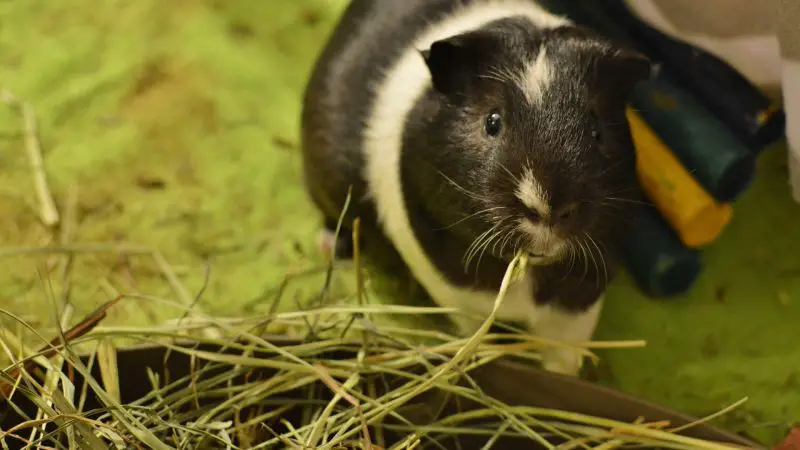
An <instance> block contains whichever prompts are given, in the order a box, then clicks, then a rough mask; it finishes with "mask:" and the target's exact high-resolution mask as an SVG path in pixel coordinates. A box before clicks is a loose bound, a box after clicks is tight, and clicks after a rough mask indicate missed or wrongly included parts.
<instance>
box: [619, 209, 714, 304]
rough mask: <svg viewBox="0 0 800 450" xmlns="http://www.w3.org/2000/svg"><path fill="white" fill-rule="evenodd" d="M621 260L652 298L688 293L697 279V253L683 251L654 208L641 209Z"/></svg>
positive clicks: (685, 249) (698, 254)
mask: <svg viewBox="0 0 800 450" xmlns="http://www.w3.org/2000/svg"><path fill="white" fill-rule="evenodd" d="M623 257H624V258H625V262H626V265H627V267H628V271H629V272H630V274H631V276H632V277H633V279H634V280H635V281H636V284H638V285H639V288H640V289H641V290H642V291H643V292H644V293H646V294H647V295H649V296H652V297H672V296H675V295H679V294H683V293H684V292H686V291H688V290H689V289H690V288H691V287H692V285H693V284H694V282H695V281H696V280H697V278H698V277H699V276H700V271H701V269H702V263H701V258H700V252H699V251H697V250H694V249H690V248H687V247H685V246H684V245H683V243H681V241H680V239H679V238H678V236H677V235H676V234H675V232H674V231H672V229H671V228H670V227H669V224H667V222H665V221H664V219H663V218H662V217H661V215H660V214H659V213H658V210H657V209H655V207H652V206H651V207H642V208H640V209H639V211H638V214H637V215H636V216H635V217H634V220H633V227H632V230H631V233H630V235H629V236H628V239H627V240H626V241H625V243H624V247H623Z"/></svg>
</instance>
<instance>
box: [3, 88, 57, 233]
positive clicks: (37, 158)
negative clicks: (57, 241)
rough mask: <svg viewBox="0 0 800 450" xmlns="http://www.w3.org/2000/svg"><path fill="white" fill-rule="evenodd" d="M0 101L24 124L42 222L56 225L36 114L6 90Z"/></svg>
mask: <svg viewBox="0 0 800 450" xmlns="http://www.w3.org/2000/svg"><path fill="white" fill-rule="evenodd" d="M0 100H2V101H3V102H4V103H6V104H8V105H12V106H16V107H17V108H19V110H20V112H21V113H22V119H23V120H24V122H25V151H26V152H27V153H28V158H29V159H30V162H31V168H32V169H33V178H34V183H35V186H36V194H37V195H38V197H39V207H40V212H39V214H40V215H41V219H42V222H44V224H45V225H46V226H48V227H53V226H56V225H58V222H59V220H60V218H59V214H58V209H57V208H56V203H55V201H54V200H53V193H52V191H51V190H50V186H49V184H48V183H47V174H46V172H45V170H44V158H43V157H42V146H41V144H40V143H39V128H38V125H37V124H36V114H35V113H34V112H33V108H32V107H31V105H29V104H28V103H27V102H25V101H23V100H22V99H20V98H19V97H17V96H16V95H14V94H13V93H12V92H11V91H9V90H7V89H2V90H0Z"/></svg>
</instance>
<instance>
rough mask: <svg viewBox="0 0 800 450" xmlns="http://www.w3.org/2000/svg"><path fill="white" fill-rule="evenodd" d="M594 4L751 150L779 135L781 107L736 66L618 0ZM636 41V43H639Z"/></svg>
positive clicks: (783, 120)
mask: <svg viewBox="0 0 800 450" xmlns="http://www.w3.org/2000/svg"><path fill="white" fill-rule="evenodd" d="M592 3H593V5H592V6H594V8H601V9H605V10H606V12H607V14H606V17H607V18H608V19H609V22H611V21H614V22H616V24H617V25H616V26H618V27H620V28H625V29H627V30H629V31H630V33H631V35H632V36H633V37H634V38H635V39H636V41H637V42H640V43H646V45H647V47H648V49H649V51H648V54H649V55H650V56H651V57H652V58H654V59H655V60H657V61H658V62H660V63H663V70H664V71H665V72H667V73H669V74H670V76H671V77H672V78H674V79H675V80H676V81H678V82H679V83H681V85H682V86H685V87H686V88H687V89H688V90H689V91H691V93H692V94H694V95H695V96H696V97H697V98H698V99H699V100H700V101H701V102H702V103H703V104H704V105H705V106H706V107H707V108H708V109H709V111H711V112H712V113H713V114H714V115H715V116H717V117H718V118H719V119H720V120H721V121H722V122H723V123H724V124H725V125H726V126H727V127H728V128H729V129H730V130H731V131H732V132H733V133H734V134H735V135H736V136H737V137H738V138H739V139H741V140H742V141H744V142H745V143H746V144H747V145H748V147H750V149H751V150H752V151H755V152H759V151H761V150H762V149H764V148H765V147H768V146H769V145H771V144H773V143H775V142H776V141H777V140H779V139H781V138H782V137H783V136H784V134H785V130H784V128H785V125H786V118H785V115H784V112H783V109H782V108H779V107H775V106H773V105H772V102H771V101H770V99H769V98H768V97H767V96H766V95H765V94H764V93H763V92H762V91H761V90H760V89H759V88H758V87H756V86H755V85H753V84H752V83H751V82H750V81H749V80H747V79H746V78H745V77H744V76H742V74H740V73H739V72H738V71H737V70H736V69H734V68H733V67H731V66H730V65H729V64H728V63H726V62H724V61H722V60H721V59H719V58H717V57H716V56H714V55H712V54H711V53H708V52H706V51H704V50H702V49H700V48H697V47H695V46H693V45H690V44H687V43H685V42H681V41H679V40H676V39H674V38H672V37H670V36H667V35H665V34H664V33H662V32H660V31H658V30H657V29H655V28H653V27H651V26H650V25H648V24H647V23H645V22H644V21H642V20H641V19H639V18H638V17H636V16H635V15H634V14H633V13H632V12H631V11H630V10H629V8H628V6H627V5H626V4H625V2H624V0H600V1H596V0H594V1H593V2H592ZM640 45H641V44H640Z"/></svg>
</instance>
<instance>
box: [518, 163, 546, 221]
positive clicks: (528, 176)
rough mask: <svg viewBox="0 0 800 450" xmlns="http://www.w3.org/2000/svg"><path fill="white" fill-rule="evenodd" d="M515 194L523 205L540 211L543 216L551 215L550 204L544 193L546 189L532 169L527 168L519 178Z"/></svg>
mask: <svg viewBox="0 0 800 450" xmlns="http://www.w3.org/2000/svg"><path fill="white" fill-rule="evenodd" d="M515 195H516V196H517V198H518V199H519V200H520V201H521V202H522V204H523V205H525V206H527V207H528V208H529V209H532V210H534V211H536V212H538V213H539V215H541V216H542V217H548V216H549V215H550V204H549V203H548V202H547V198H546V197H545V195H544V189H543V188H542V185H541V184H540V183H539V181H538V180H536V177H534V176H533V173H532V172H531V171H530V170H526V171H525V174H524V175H523V176H522V179H520V180H519V184H518V185H517V191H516V192H515Z"/></svg>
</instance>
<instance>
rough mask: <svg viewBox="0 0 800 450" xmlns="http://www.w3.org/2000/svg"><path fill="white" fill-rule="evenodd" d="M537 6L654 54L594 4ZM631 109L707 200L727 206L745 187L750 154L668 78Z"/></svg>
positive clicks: (653, 83)
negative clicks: (699, 188)
mask: <svg viewBox="0 0 800 450" xmlns="http://www.w3.org/2000/svg"><path fill="white" fill-rule="evenodd" d="M542 4H543V5H544V6H545V7H546V8H548V9H550V10H551V11H552V12H554V13H556V14H562V15H565V16H567V17H569V18H570V19H572V20H573V21H575V22H576V23H578V24H580V25H583V26H586V27H588V28H592V29H595V30H596V31H597V32H599V33H602V34H603V35H605V36H608V37H609V38H610V39H614V40H616V41H618V42H620V43H621V44H623V45H628V46H630V47H631V48H635V49H638V50H639V51H641V52H643V53H645V54H647V55H648V56H651V55H652V54H654V53H655V52H654V50H653V49H652V48H650V47H647V45H646V44H644V43H642V42H641V41H640V40H637V39H636V38H635V37H634V36H632V35H631V34H630V33H629V32H628V31H627V30H626V29H625V28H624V27H623V26H621V25H618V24H617V23H616V22H615V21H614V19H613V18H612V17H610V16H609V14H608V11H606V10H604V9H603V8H601V7H599V4H598V3H597V2H596V1H595V0H574V1H567V0H561V1H557V0H545V1H544V2H543V3H542ZM631 104H632V106H633V107H634V108H636V109H637V110H638V111H639V113H640V114H641V116H642V118H643V119H644V120H645V121H646V122H647V123H648V124H649V125H650V126H651V127H652V128H653V131H654V132H655V133H656V134H657V135H658V136H659V137H660V138H661V139H662V140H663V141H664V143H665V144H666V145H667V147H669V148H670V150H672V152H673V153H674V154H675V156H677V157H678V159H679V160H680V161H681V163H682V164H683V166H684V167H685V168H686V170H687V171H689V173H691V174H692V175H693V176H694V177H695V179H697V181H698V182H699V183H700V184H701V185H702V186H703V188H705V190H706V191H707V192H708V193H709V194H710V195H711V196H712V197H714V198H715V199H717V200H718V201H720V202H731V201H733V200H735V199H736V198H737V197H738V196H739V195H740V194H741V193H742V192H744V191H745V190H746V189H747V188H748V187H749V186H750V183H751V182H752V181H753V178H754V175H755V155H754V153H753V152H752V151H751V150H750V149H749V148H748V147H747V146H746V145H745V143H744V142H743V141H741V140H740V139H738V138H737V137H736V136H735V135H734V134H733V133H732V132H731V130H730V129H729V128H728V127H727V126H726V125H725V124H724V123H722V122H721V121H720V120H719V119H718V118H717V117H716V116H714V114H712V113H711V112H709V111H708V110H707V109H706V108H705V107H704V106H703V105H702V104H700V103H699V102H698V101H697V100H695V99H694V98H693V97H692V95H690V94H689V93H688V92H687V91H685V90H684V89H682V87H680V86H678V85H677V84H676V83H675V82H674V81H673V80H672V79H671V78H670V77H669V75H668V74H666V73H663V72H661V71H656V73H654V74H653V76H652V77H651V79H650V80H648V81H645V82H642V83H640V84H639V86H638V87H637V89H636V90H635V92H634V94H633V98H632V99H631Z"/></svg>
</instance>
